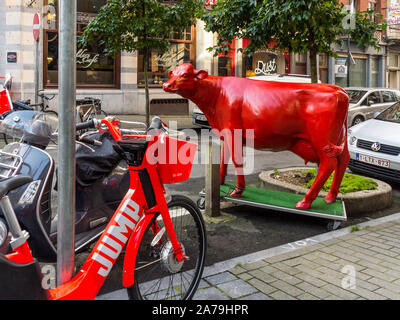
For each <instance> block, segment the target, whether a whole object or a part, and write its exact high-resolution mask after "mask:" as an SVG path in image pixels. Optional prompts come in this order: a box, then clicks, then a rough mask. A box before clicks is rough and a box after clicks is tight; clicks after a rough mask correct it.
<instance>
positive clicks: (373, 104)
mask: <svg viewBox="0 0 400 320" xmlns="http://www.w3.org/2000/svg"><path fill="white" fill-rule="evenodd" d="M344 90H346V92H347V94H348V95H349V116H348V122H347V124H348V126H349V127H351V126H354V125H356V124H359V123H361V122H363V121H365V120H368V119H371V118H372V117H373V116H374V114H375V113H377V112H380V111H382V110H385V109H386V108H387V107H389V106H391V105H392V104H393V103H394V102H396V101H400V91H399V90H394V89H386V88H355V87H352V88H344Z"/></svg>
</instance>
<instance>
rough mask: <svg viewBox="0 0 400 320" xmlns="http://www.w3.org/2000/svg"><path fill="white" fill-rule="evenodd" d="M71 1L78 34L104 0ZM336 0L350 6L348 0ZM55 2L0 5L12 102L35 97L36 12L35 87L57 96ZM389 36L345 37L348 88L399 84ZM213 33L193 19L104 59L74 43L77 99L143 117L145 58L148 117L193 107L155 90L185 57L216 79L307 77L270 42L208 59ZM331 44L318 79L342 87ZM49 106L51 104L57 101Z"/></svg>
mask: <svg viewBox="0 0 400 320" xmlns="http://www.w3.org/2000/svg"><path fill="white" fill-rule="evenodd" d="M76 1H77V11H78V12H77V21H76V28H77V32H78V34H79V33H80V32H81V31H82V28H83V27H84V26H85V25H86V24H87V23H88V22H89V21H90V19H92V18H93V17H94V16H95V15H96V13H97V12H98V10H99V8H100V7H101V6H102V5H104V3H105V2H106V0H76ZM387 1H390V0H387ZM393 1H395V0H392V2H393ZM342 2H343V3H344V4H346V5H347V4H349V1H347V0H342ZM384 2H385V0H383V1H380V0H353V2H351V1H350V4H351V5H352V6H353V7H354V8H355V9H357V10H365V9H366V8H368V7H373V8H376V9H377V10H378V11H380V12H383V13H385V12H386V11H385V8H386V4H383V3H384ZM399 2H400V1H399ZM57 3H58V2H57V0H3V1H1V2H0V75H5V74H6V73H11V75H12V77H13V86H12V97H13V99H33V98H34V91H35V67H36V57H35V41H34V40H33V35H32V28H33V16H34V14H35V13H36V12H39V13H40V14H41V17H42V21H41V28H40V37H39V43H38V48H39V50H38V52H39V55H38V59H37V60H38V70H39V89H43V90H44V91H45V93H47V94H55V95H57V94H58V84H57V82H58V55H59V48H58V18H59V17H58V5H57ZM388 30H389V29H388ZM390 30H391V29H390ZM388 32H389V31H388ZM388 36H389V37H388V39H389V40H390V41H389V42H388V45H387V43H386V42H385V41H386V39H385V37H381V35H380V34H377V37H379V39H380V47H381V49H380V50H379V51H378V50H375V49H374V48H365V49H360V48H357V46H356V44H355V43H353V42H351V46H350V51H351V53H352V56H353V59H354V64H353V65H351V66H350V68H349V74H350V79H349V80H350V85H351V86H361V87H368V86H374V87H385V86H386V85H387V83H389V85H390V86H391V87H393V86H395V87H396V86H399V85H400V83H399V80H398V79H399V76H400V61H399V57H400V44H398V43H397V41H396V40H397V39H398V40H400V30H399V31H398V35H397V34H394V33H388ZM216 37H217V35H215V34H211V33H207V32H205V31H204V25H203V22H201V21H199V22H198V23H197V24H196V26H195V27H194V26H193V27H191V28H189V29H187V30H186V31H185V33H184V34H183V35H182V37H180V38H171V39H169V41H170V47H169V50H168V51H167V52H158V51H151V52H149V54H148V55H147V56H146V57H145V56H144V55H143V53H141V52H135V53H126V52H122V53H121V54H120V55H119V56H117V57H115V58H110V57H108V56H106V55H104V54H103V48H101V46H99V45H94V46H92V47H90V48H88V47H79V46H78V48H77V55H76V60H77V79H76V82H77V97H78V98H83V97H88V96H90V97H96V98H100V99H101V100H102V104H103V108H104V110H105V111H106V112H108V113H110V114H112V113H115V114H144V113H145V92H144V70H143V65H144V64H143V61H144V59H146V60H147V61H148V75H149V79H148V80H149V83H150V109H151V113H152V114H166V115H190V114H191V111H192V109H193V107H194V105H193V104H192V103H191V102H190V101H187V100H186V99H182V97H181V96H178V95H174V94H170V93H165V92H164V91H163V90H162V83H163V82H165V81H167V79H168V71H169V70H171V69H173V68H174V67H175V66H177V65H179V64H181V63H184V62H190V63H192V64H193V65H194V66H195V67H196V68H197V69H204V70H207V71H208V72H209V73H210V74H213V75H220V76H233V75H234V76H241V77H246V76H247V77H248V76H254V75H263V74H271V73H296V74H310V67H309V66H310V64H309V56H308V54H307V53H304V54H288V53H286V52H279V51H276V50H274V49H273V43H271V44H270V46H268V47H267V48H266V49H264V50H258V51H257V52H256V53H255V54H253V55H252V56H251V57H244V56H242V54H241V53H240V52H238V51H237V49H238V48H246V46H247V45H248V40H247V39H237V40H235V41H234V42H233V43H231V50H230V52H229V54H228V55H227V56H222V55H219V56H217V57H214V56H213V55H212V53H210V52H209V51H207V48H209V47H211V46H212V45H213V44H214V43H216ZM396 37H397V38H396ZM386 48H388V52H387V49H386ZM334 49H335V51H336V52H337V54H338V58H336V59H335V58H332V57H328V56H327V55H325V54H320V55H319V57H318V62H319V68H318V72H319V78H320V80H321V82H325V83H333V84H338V85H340V86H343V87H345V86H346V85H347V78H346V76H344V75H343V73H340V72H338V71H340V70H341V69H340V66H341V65H342V64H343V63H344V61H345V60H346V58H347V51H348V48H347V40H346V39H343V41H342V44H341V45H339V46H337V47H335V48H334ZM388 57H389V59H388ZM387 70H388V71H387ZM51 103H52V104H53V107H54V108H55V109H56V104H57V98H56V99H53V100H52V101H51Z"/></svg>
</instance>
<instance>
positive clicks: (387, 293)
mask: <svg viewBox="0 0 400 320" xmlns="http://www.w3.org/2000/svg"><path fill="white" fill-rule="evenodd" d="M375 293H378V294H380V295H382V296H385V297H387V298H389V299H391V300H400V294H399V293H394V292H392V291H390V290H388V289H385V288H380V289H378V290H376V291H375Z"/></svg>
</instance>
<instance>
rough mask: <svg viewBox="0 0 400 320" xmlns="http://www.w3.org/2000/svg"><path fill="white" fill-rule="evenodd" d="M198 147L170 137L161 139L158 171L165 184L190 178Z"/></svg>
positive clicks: (158, 149)
mask: <svg viewBox="0 0 400 320" xmlns="http://www.w3.org/2000/svg"><path fill="white" fill-rule="evenodd" d="M196 150H197V145H196V144H195V143H193V142H188V141H184V140H179V139H176V138H172V137H169V136H163V137H161V138H160V143H158V148H157V153H158V157H157V170H158V174H159V177H160V180H161V182H162V183H163V184H171V183H177V182H181V181H185V180H187V179H189V177H190V171H191V170H192V164H193V160H194V156H195V154H196Z"/></svg>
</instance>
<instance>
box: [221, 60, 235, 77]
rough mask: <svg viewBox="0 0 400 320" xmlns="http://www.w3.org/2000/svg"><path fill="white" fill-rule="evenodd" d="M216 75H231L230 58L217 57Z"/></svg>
mask: <svg viewBox="0 0 400 320" xmlns="http://www.w3.org/2000/svg"><path fill="white" fill-rule="evenodd" d="M218 75H219V76H222V77H226V76H232V75H233V74H232V58H229V57H218Z"/></svg>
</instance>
